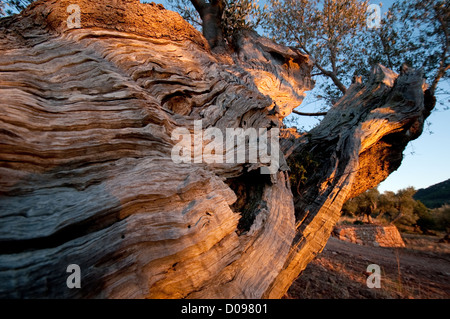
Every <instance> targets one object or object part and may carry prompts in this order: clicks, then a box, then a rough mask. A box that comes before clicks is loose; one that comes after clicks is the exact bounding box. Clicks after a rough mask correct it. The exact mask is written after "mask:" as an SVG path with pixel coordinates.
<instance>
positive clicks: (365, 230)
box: [333, 224, 405, 247]
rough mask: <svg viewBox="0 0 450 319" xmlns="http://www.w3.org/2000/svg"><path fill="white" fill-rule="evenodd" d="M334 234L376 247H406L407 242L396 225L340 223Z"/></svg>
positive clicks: (337, 236) (346, 239) (340, 237)
mask: <svg viewBox="0 0 450 319" xmlns="http://www.w3.org/2000/svg"><path fill="white" fill-rule="evenodd" d="M333 236H335V237H336V238H338V239H341V240H345V241H350V242H353V243H356V244H359V245H369V246H374V247H405V243H404V241H403V239H402V236H401V235H400V232H399V231H398V229H397V227H395V225H389V226H382V225H376V224H367V225H339V226H336V227H335V228H334V230H333Z"/></svg>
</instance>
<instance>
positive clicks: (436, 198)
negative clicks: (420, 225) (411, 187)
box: [414, 179, 450, 208]
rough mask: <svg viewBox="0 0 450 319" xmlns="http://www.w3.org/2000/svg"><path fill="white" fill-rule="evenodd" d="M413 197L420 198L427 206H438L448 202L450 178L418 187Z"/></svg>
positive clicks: (449, 197)
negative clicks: (424, 186) (425, 186)
mask: <svg viewBox="0 0 450 319" xmlns="http://www.w3.org/2000/svg"><path fill="white" fill-rule="evenodd" d="M414 199H416V200H420V201H421V202H422V203H424V204H425V206H427V207H428V208H438V207H441V206H442V205H444V204H450V179H448V180H446V181H444V182H441V183H438V184H434V185H431V186H430V187H427V188H421V189H419V190H418V191H417V193H416V194H415V195H414Z"/></svg>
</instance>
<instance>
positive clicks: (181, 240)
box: [0, 0, 430, 298]
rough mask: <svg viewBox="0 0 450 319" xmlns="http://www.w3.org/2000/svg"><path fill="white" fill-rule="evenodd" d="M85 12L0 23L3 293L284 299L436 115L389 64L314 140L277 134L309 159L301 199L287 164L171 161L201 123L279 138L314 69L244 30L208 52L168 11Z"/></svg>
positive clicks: (40, 11) (30, 12)
mask: <svg viewBox="0 0 450 319" xmlns="http://www.w3.org/2000/svg"><path fill="white" fill-rule="evenodd" d="M77 3H78V4H79V6H80V9H81V28H79V29H68V28H67V23H66V19H67V17H68V16H69V13H67V7H68V6H69V5H70V4H72V3H71V1H67V0H61V1H55V0H54V1H37V2H35V3H34V4H33V5H31V6H30V7H29V8H28V9H27V10H26V11H24V12H23V13H22V14H21V15H18V16H14V17H11V18H6V19H2V20H0V108H1V113H0V296H1V297H13V298H23V297H63V298H72V297H78V298H80V297H84V298H93V297H97V298H211V297H216V298H217V297H218V298H260V297H270V298H279V297H281V296H282V295H283V294H284V293H285V291H286V290H287V289H288V287H289V285H290V284H291V282H292V281H293V280H294V279H295V277H296V276H297V275H298V274H299V273H300V271H301V270H302V269H304V267H306V264H307V263H308V262H309V261H310V260H311V259H312V258H313V257H314V255H315V254H317V253H318V252H319V251H320V250H321V249H323V247H324V245H325V243H326V240H327V239H328V237H329V235H330V233H331V230H332V228H333V226H334V224H335V222H336V220H337V218H338V217H339V213H340V208H341V206H342V204H343V203H344V201H345V200H346V199H347V198H349V197H351V196H354V195H356V194H358V193H359V192H362V191H364V190H365V189H367V188H369V187H372V186H375V185H376V184H378V183H379V182H380V181H382V180H383V179H384V178H386V177H387V175H388V174H389V173H390V172H392V171H393V170H395V169H396V168H397V167H398V165H399V164H400V162H401V154H402V151H403V149H404V147H405V146H406V143H407V142H408V141H409V140H411V139H413V138H415V137H417V136H418V135H420V132H421V129H422V126H423V121H424V118H425V117H426V116H428V115H429V111H430V108H428V109H427V108H426V107H425V105H424V95H423V88H422V84H423V82H422V77H421V74H420V73H419V72H416V71H410V72H409V73H406V74H403V75H400V76H399V77H397V75H396V74H393V73H392V72H391V71H389V70H386V69H384V68H383V67H381V66H379V67H377V68H376V69H375V70H374V75H373V78H372V79H371V80H370V81H369V83H367V84H365V85H363V84H361V83H356V84H354V85H353V86H352V87H351V88H350V89H349V90H348V92H347V94H346V96H345V97H344V98H343V99H342V100H341V101H340V102H339V103H337V105H336V106H335V107H334V108H333V109H332V110H331V111H330V112H329V113H328V115H327V116H326V117H325V118H324V120H323V121H322V123H321V124H320V126H319V127H317V128H315V129H314V130H312V131H311V132H309V133H308V134H300V133H297V132H294V131H292V130H285V131H283V132H282V134H281V136H282V138H283V140H282V149H283V150H284V152H285V154H286V157H287V161H288V163H289V161H292V160H302V158H304V157H305V156H306V154H308V156H309V157H310V158H312V161H311V160H308V161H307V162H308V163H313V164H308V165H312V166H311V167H313V169H308V170H306V171H307V177H308V180H307V182H306V183H304V184H301V185H293V186H294V187H293V189H294V195H295V196H293V193H292V192H291V185H290V178H289V173H288V172H287V169H288V168H287V165H286V164H285V163H284V160H283V161H282V163H281V167H280V170H279V172H278V173H276V174H273V175H271V176H270V175H261V174H259V168H260V167H262V166H267V164H262V163H259V162H258V163H254V164H251V165H250V164H249V163H244V164H205V163H198V164H196V163H184V164H176V163H174V162H173V161H172V159H171V150H172V148H173V146H174V144H175V141H174V140H172V139H171V133H172V132H173V130H175V129H176V128H181V127H182V128H187V129H189V130H190V131H193V130H194V120H203V129H206V128H208V127H213V126H214V127H218V128H220V129H222V130H225V128H235V127H242V128H265V129H268V130H270V129H271V128H278V127H281V120H282V118H284V117H285V116H287V115H288V114H290V112H291V111H292V109H293V108H295V107H296V106H298V105H299V104H300V103H301V101H302V99H303V97H304V94H305V93H304V92H305V91H307V90H309V89H311V88H312V86H313V83H312V81H311V79H310V71H311V67H312V65H311V63H310V61H309V59H308V56H306V55H303V54H301V53H300V52H298V51H296V50H293V49H290V48H286V47H283V46H280V45H277V44H275V43H273V42H271V41H269V40H267V39H264V38H260V37H258V36H257V35H256V34H254V33H250V32H248V33H246V34H245V35H244V36H243V37H242V39H241V41H240V43H239V47H240V49H239V51H238V52H236V53H232V54H229V55H220V56H219V55H214V54H212V53H211V52H210V50H209V48H208V44H207V42H206V41H205V39H204V38H203V37H202V35H201V34H200V33H199V32H198V31H196V30H195V29H194V28H192V27H191V26H190V25H189V24H187V23H186V22H185V21H184V20H183V19H182V18H181V17H180V16H179V15H178V14H176V13H173V12H170V11H167V10H165V9H163V8H162V7H161V6H159V5H153V4H140V3H139V1H137V0H136V1H134V0H127V1H125V0H122V1H106V0H105V1H95V2H93V1H87V0H79V1H77ZM235 151H236V150H235ZM291 166H292V165H291ZM292 167H294V166H292ZM291 174H292V176H294V177H295V175H296V171H295V169H294V168H293V170H292V171H291ZM294 197H295V199H294ZM240 221H241V222H240ZM242 221H245V223H243V222H242ZM69 264H78V265H79V266H80V267H81V271H82V279H81V284H82V288H81V289H68V288H67V286H66V278H67V277H68V275H69V274H68V273H66V268H67V266H68V265H69Z"/></svg>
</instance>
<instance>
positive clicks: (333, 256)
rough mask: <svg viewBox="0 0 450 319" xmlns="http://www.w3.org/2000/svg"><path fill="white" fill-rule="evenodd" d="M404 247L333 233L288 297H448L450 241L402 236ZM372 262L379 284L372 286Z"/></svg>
mask: <svg viewBox="0 0 450 319" xmlns="http://www.w3.org/2000/svg"><path fill="white" fill-rule="evenodd" d="M402 237H403V239H404V241H405V244H406V248H383V247H371V246H362V245H357V244H353V243H349V242H345V241H341V240H339V239H337V238H334V237H331V238H330V239H329V240H328V243H327V246H326V247H325V249H324V250H323V252H322V253H321V254H319V255H318V256H317V257H316V259H315V260H314V261H312V262H311V263H310V264H309V265H308V266H307V268H306V269H305V270H304V271H303V273H302V274H301V275H300V277H299V278H297V280H296V281H295V282H294V283H293V284H292V286H291V287H290V289H289V291H288V292H287V294H286V295H285V297H284V298H289V299H324V298H326V299H338V298H341V299H342V298H343V299H373V298H375V299H384V298H402V299H405V298H414V299H429V298H433V299H434V298H439V299H442V298H445V299H448V298H450V244H448V243H438V242H437V241H438V239H439V238H438V237H434V236H424V235H410V234H402ZM370 264H377V265H379V266H380V269H381V288H372V289H371V288H368V287H367V284H366V281H367V276H368V275H369V274H368V273H367V272H366V270H367V266H368V265H370Z"/></svg>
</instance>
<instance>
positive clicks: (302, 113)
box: [292, 110, 327, 116]
mask: <svg viewBox="0 0 450 319" xmlns="http://www.w3.org/2000/svg"><path fill="white" fill-rule="evenodd" d="M292 113H295V114H297V115H301V116H325V115H327V112H317V113H305V112H299V111H296V110H292Z"/></svg>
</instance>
